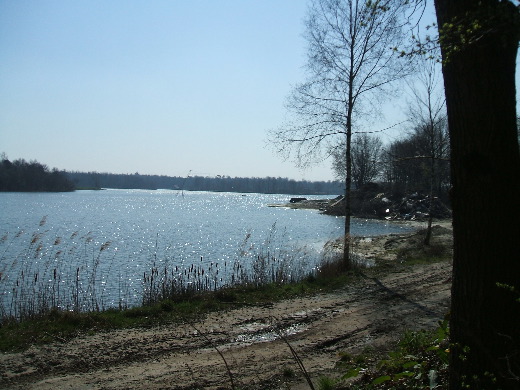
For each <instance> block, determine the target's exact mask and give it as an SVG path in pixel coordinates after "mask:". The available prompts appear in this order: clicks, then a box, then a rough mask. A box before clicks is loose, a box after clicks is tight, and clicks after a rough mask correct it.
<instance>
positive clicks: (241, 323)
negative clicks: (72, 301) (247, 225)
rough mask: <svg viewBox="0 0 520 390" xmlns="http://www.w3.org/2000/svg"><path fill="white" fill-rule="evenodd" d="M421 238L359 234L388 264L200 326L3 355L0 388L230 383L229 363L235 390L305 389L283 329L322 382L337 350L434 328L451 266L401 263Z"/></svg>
mask: <svg viewBox="0 0 520 390" xmlns="http://www.w3.org/2000/svg"><path fill="white" fill-rule="evenodd" d="M437 233H438V234H437V236H434V242H438V240H441V239H445V240H448V239H449V237H450V231H449V229H445V228H440V227H439V228H437ZM416 237H417V235H414V234H412V235H392V236H385V237H380V238H374V239H367V238H365V239H360V240H358V242H357V244H356V251H357V253H358V254H361V255H364V256H366V257H373V258H375V257H377V258H383V259H385V260H382V261H383V262H386V264H387V266H386V267H385V266H384V267H382V268H379V269H378V270H377V271H376V270H375V269H374V270H366V271H364V274H363V275H362V276H361V277H359V278H358V280H356V281H355V282H353V283H352V285H350V286H348V287H345V288H343V289H341V290H337V291H335V292H333V293H326V294H325V293H322V294H316V295H312V296H307V297H302V298H297V299H291V300H286V301H282V302H276V303H273V304H270V305H264V306H250V307H242V308H240V309H233V310H229V311H225V312H218V313H212V314H210V315H208V316H207V317H206V318H205V319H204V320H202V321H200V322H198V323H196V324H193V325H194V327H193V326H192V325H189V324H186V325H165V326H160V327H157V328H150V329H133V330H120V331H112V332H107V333H101V334H95V335H85V336H82V337H78V338H76V339H74V340H71V341H67V342H59V341H57V342H55V343H53V344H48V345H45V346H33V347H31V348H30V349H29V350H27V351H25V352H22V353H6V354H2V355H0V388H2V389H225V388H232V385H231V381H230V375H229V374H228V371H227V370H226V366H225V363H227V364H228V366H229V369H230V372H231V376H232V377H233V381H234V385H235V386H236V388H240V389H295V390H297V389H308V388H309V387H308V386H307V385H306V383H305V380H304V378H303V375H302V374H301V372H300V370H299V368H298V365H297V363H296V361H295V359H294V358H293V357H292V354H291V351H290V349H289V347H288V345H287V344H286V343H285V342H284V341H283V340H282V339H280V337H279V334H280V333H282V334H284V335H285V337H286V339H287V340H288V342H289V343H290V345H291V346H292V348H294V350H295V351H296V353H297V354H298V356H299V357H300V358H301V360H302V362H303V364H304V366H305V368H306V370H307V371H308V372H309V373H310V376H311V377H312V378H313V380H314V381H315V382H316V380H317V379H318V377H319V376H320V375H322V374H325V375H329V376H332V377H338V376H340V375H341V372H339V371H336V370H335V368H334V367H335V363H336V362H337V361H338V359H339V353H340V352H350V353H358V352H361V351H363V350H366V349H367V348H370V349H371V350H373V351H376V353H381V354H383V353H384V352H385V351H387V350H388V349H389V348H390V347H391V346H392V345H393V343H395V341H396V340H397V339H398V337H399V336H401V335H402V333H403V332H404V331H405V330H406V329H419V328H433V327H435V326H436V324H437V322H438V321H439V320H441V319H442V318H443V317H444V315H445V314H446V312H447V310H448V305H449V292H450V291H449V290H450V285H451V282H450V281H451V263H449V262H440V263H432V264H422V265H415V266H405V265H400V264H399V255H400V253H402V250H403V248H406V247H407V245H408V246H409V244H407V243H410V241H413V240H414V239H415V238H416ZM382 270H384V271H382ZM221 354H222V356H224V358H225V361H224V359H223V358H222V356H221ZM288 373H294V375H291V376H289V375H287V374H288ZM284 374H285V375H284Z"/></svg>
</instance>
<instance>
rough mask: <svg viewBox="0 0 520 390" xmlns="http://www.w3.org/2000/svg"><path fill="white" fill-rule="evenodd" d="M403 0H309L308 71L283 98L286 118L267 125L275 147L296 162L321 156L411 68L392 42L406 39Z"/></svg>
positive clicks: (344, 136) (397, 42) (301, 163)
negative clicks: (279, 123)
mask: <svg viewBox="0 0 520 390" xmlns="http://www.w3.org/2000/svg"><path fill="white" fill-rule="evenodd" d="M409 3H410V2H409V1H406V0H380V1H368V2H367V1H364V0H312V1H311V5H310V8H309V12H308V15H307V19H306V21H305V34H304V36H305V38H306V40H307V43H308V53H307V63H306V69H307V76H308V78H307V80H306V81H305V82H304V83H302V84H300V85H297V86H296V87H295V88H294V89H293V91H292V93H291V94H290V96H289V98H288V99H287V103H286V108H287V110H288V113H289V114H290V117H291V119H290V120H289V121H288V122H287V123H286V124H284V125H283V126H281V127H280V128H278V129H276V130H271V131H270V132H269V135H268V137H269V142H270V143H271V144H272V145H273V146H274V148H275V150H276V152H277V153H280V154H281V155H282V156H284V158H290V157H292V159H293V160H294V161H295V162H296V164H297V165H299V166H306V165H308V164H311V163H313V162H314V161H316V160H318V161H321V160H322V158H323V156H324V155H325V154H326V152H327V150H330V146H331V145H334V144H337V143H339V142H342V140H344V139H345V138H346V137H349V136H350V135H351V134H352V133H353V132H356V130H354V128H356V127H359V126H360V124H361V123H363V122H364V120H365V116H364V115H365V114H364V113H362V110H360V109H362V108H363V106H365V105H366V104H368V103H370V102H371V101H372V100H374V99H377V100H378V101H381V100H382V95H381V94H384V91H385V89H386V88H388V87H389V86H390V85H391V84H393V83H394V82H396V81H398V80H399V79H401V78H403V77H406V76H408V75H409V74H410V70H411V63H410V61H408V59H406V60H405V59H403V58H400V57H399V54H398V53H396V52H395V51H393V50H392V49H391V47H395V46H399V45H401V44H402V43H403V42H404V41H405V39H406V34H405V31H404V28H403V27H404V26H405V25H406V23H407V19H406V15H405V13H406V10H407V9H408V8H409V7H412V5H411V4H409ZM379 106H380V105H379ZM374 114H376V115H377V113H374V112H371V113H370V115H371V116H373V115H374ZM327 138H330V139H328V140H326V139H327ZM305 143H307V144H308V145H304V144H305Z"/></svg>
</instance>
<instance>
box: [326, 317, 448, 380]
mask: <svg viewBox="0 0 520 390" xmlns="http://www.w3.org/2000/svg"><path fill="white" fill-rule="evenodd" d="M448 332H449V329H448V321H447V320H445V321H443V322H441V323H440V324H439V327H438V328H437V329H434V330H428V331H427V330H418V331H405V332H404V333H403V336H402V337H401V339H400V340H399V342H398V343H397V345H396V346H395V348H394V349H393V350H392V351H391V352H389V353H388V354H387V355H386V356H384V357H383V358H377V355H376V354H374V353H373V351H370V352H368V353H362V354H358V355H350V354H342V356H341V359H340V361H339V362H338V363H337V367H338V368H339V369H340V370H342V371H343V372H344V373H345V374H344V375H343V376H342V377H341V378H340V380H338V383H339V381H341V380H342V381H343V383H342V384H339V385H337V386H336V387H335V388H336V389H342V390H361V389H393V390H400V389H402V390H405V389H417V390H419V389H438V390H441V389H447V375H448V360H449V357H448V355H449V342H448ZM352 378H354V380H352ZM346 380H349V381H347V382H345V381H346Z"/></svg>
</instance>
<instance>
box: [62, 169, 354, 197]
mask: <svg viewBox="0 0 520 390" xmlns="http://www.w3.org/2000/svg"><path fill="white" fill-rule="evenodd" d="M67 176H68V178H69V179H70V180H71V181H72V182H73V183H74V185H75V186H76V188H79V189H82V188H121V189H123V188H124V189H151V190H156V189H171V190H181V191H215V192H245V193H273V194H295V195H298V194H307V195H313V194H316V195H339V194H343V193H344V185H343V184H342V183H340V182H339V181H306V180H299V181H296V180H292V179H287V178H281V177H265V178H258V177H253V178H243V177H229V176H216V177H204V176H187V177H176V176H173V177H172V176H158V175H140V174H138V173H135V174H113V173H98V172H67Z"/></svg>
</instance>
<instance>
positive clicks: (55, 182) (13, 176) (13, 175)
mask: <svg viewBox="0 0 520 390" xmlns="http://www.w3.org/2000/svg"><path fill="white" fill-rule="evenodd" d="M0 191H20V192H45V191H52V192H62V191H74V184H73V183H72V181H70V180H69V179H68V177H67V175H66V174H65V172H63V171H59V170H57V169H55V168H54V169H52V170H51V169H49V168H48V167H47V166H46V165H44V164H40V163H39V162H37V161H30V162H27V161H25V160H24V159H18V160H14V161H13V162H11V161H9V160H8V159H7V157H5V156H2V158H1V159H0Z"/></svg>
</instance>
